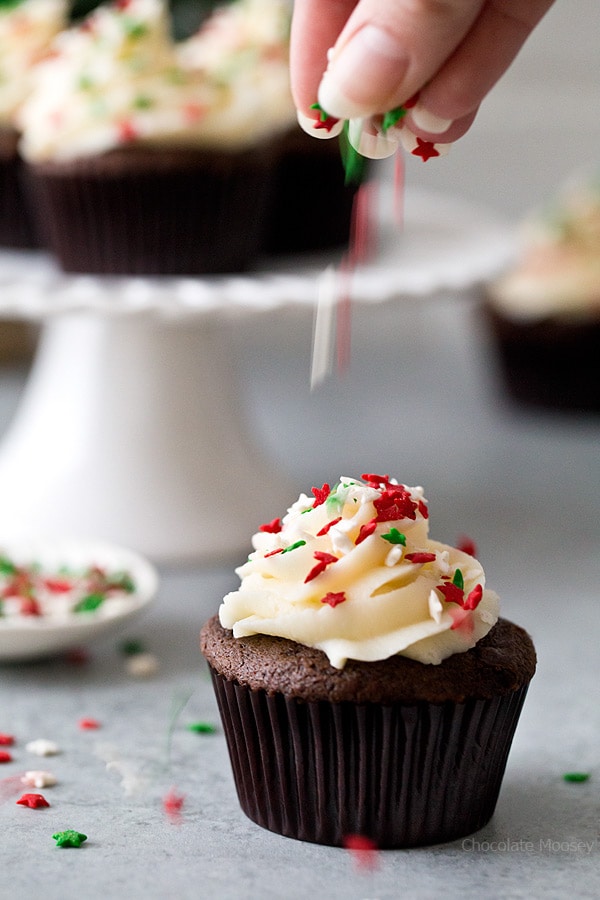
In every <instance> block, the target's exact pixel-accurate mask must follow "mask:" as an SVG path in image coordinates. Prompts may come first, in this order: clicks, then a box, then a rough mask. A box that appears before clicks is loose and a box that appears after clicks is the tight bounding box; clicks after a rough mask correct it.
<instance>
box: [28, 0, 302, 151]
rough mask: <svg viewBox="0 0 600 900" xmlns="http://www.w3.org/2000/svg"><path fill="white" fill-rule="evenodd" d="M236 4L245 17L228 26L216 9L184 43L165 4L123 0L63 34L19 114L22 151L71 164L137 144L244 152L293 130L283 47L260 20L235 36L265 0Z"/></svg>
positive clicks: (157, 0)
mask: <svg viewBox="0 0 600 900" xmlns="http://www.w3.org/2000/svg"><path fill="white" fill-rule="evenodd" d="M233 6H234V8H235V9H238V7H239V9H240V10H242V11H243V16H242V15H241V13H240V14H239V15H238V16H237V19H236V18H235V16H234V15H233V13H232V14H231V25H230V26H229V27H228V28H224V27H222V26H217V24H215V23H218V22H220V21H221V20H223V21H227V20H226V19H225V14H224V13H223V14H216V17H215V23H213V21H212V20H211V19H209V20H208V23H207V24H205V26H204V29H203V31H202V32H201V34H200V35H198V36H196V37H195V38H191V39H190V40H189V41H187V42H184V43H182V44H181V45H178V44H176V42H175V41H174V39H173V37H172V34H171V21H170V17H169V14H168V8H167V4H166V2H165V0H116V2H114V3H112V4H103V5H101V6H99V7H98V8H97V9H95V10H94V11H93V12H92V13H91V14H90V15H89V16H88V17H87V18H86V19H85V20H84V21H83V22H81V23H80V24H79V25H77V26H74V27H72V28H69V29H67V30H65V31H63V32H62V33H61V34H60V35H59V36H58V38H57V39H56V41H55V42H54V45H53V55H52V58H51V59H49V60H47V61H45V62H44V63H43V64H41V65H40V66H38V67H37V70H36V73H35V79H34V89H33V92H32V94H31V96H30V98H29V100H28V101H27V103H26V104H25V106H24V107H23V109H22V110H21V113H20V117H19V122H20V126H21V129H22V131H23V140H22V142H21V152H22V154H23V155H24V156H25V157H26V158H27V159H28V160H31V161H35V162H37V161H43V160H56V161H64V160H72V159H77V158H81V157H87V156H94V155H98V154H101V153H105V152H107V151H110V150H113V149H115V148H119V147H128V146H130V145H132V144H133V145H140V144H141V145H145V146H153V147H169V148H172V147H178V146H193V147H202V148H208V149H217V150H221V151H236V150H239V149H244V148H248V147H253V146H255V145H256V144H258V143H259V142H261V141H263V140H264V139H265V137H266V136H267V135H270V134H272V133H274V132H278V131H281V130H284V129H285V128H287V127H289V123H290V121H291V117H292V114H293V111H292V104H291V96H290V93H289V84H288V76H287V56H286V53H285V51H284V49H283V48H284V46H285V45H284V44H283V43H281V44H277V43H273V44H269V42H268V40H267V39H266V38H264V40H265V44H264V46H263V44H261V42H260V38H259V36H256V35H260V30H259V29H258V27H257V22H255V23H254V25H255V28H254V32H253V33H251V34H252V35H253V36H252V37H250V36H248V33H246V32H247V31H248V29H246V32H242V34H241V37H240V41H238V42H237V43H236V42H235V41H234V40H232V38H231V35H234V36H235V33H236V32H235V29H236V27H238V26H240V22H241V21H251V20H252V19H253V17H254V18H256V7H257V4H256V3H250V2H247V0H244V2H243V3H240V2H238V3H235V4H234V5H233ZM279 6H281V4H279V5H278V7H279ZM267 7H268V11H269V10H270V11H271V13H272V12H273V10H274V9H276V8H278V7H275V6H274V5H273V4H272V3H271V2H269V3H268V4H267ZM281 8H282V9H284V8H285V7H281ZM280 18H281V15H280ZM238 20H239V21H238ZM264 20H265V16H264V15H263V16H262V18H261V17H259V22H260V21H264ZM240 27H241V26H240ZM223 33H225V35H226V37H227V40H225V39H224V38H223ZM253 41H254V43H253ZM213 44H214V45H215V47H214V50H215V51H216V52H212V51H211V48H212V47H213ZM259 61H260V63H261V64H260V65H258V62H259Z"/></svg>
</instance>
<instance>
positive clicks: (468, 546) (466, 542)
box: [456, 535, 477, 556]
mask: <svg viewBox="0 0 600 900" xmlns="http://www.w3.org/2000/svg"><path fill="white" fill-rule="evenodd" d="M456 549H457V550H460V551H461V552H462V553H467V554H468V555H469V556H476V555H477V547H476V546H475V541H473V540H471V538H470V537H467V536H466V535H462V536H461V537H460V538H459V540H458V542H457V544H456Z"/></svg>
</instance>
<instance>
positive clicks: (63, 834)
mask: <svg viewBox="0 0 600 900" xmlns="http://www.w3.org/2000/svg"><path fill="white" fill-rule="evenodd" d="M52 839H53V840H55V841H56V846H57V847H81V845H82V844H83V842H84V841H87V834H82V833H81V832H80V831H73V829H71V828H67V829H66V831H57V832H56V833H55V834H53V835H52Z"/></svg>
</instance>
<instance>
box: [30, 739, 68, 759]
mask: <svg viewBox="0 0 600 900" xmlns="http://www.w3.org/2000/svg"><path fill="white" fill-rule="evenodd" d="M25 749H26V750H27V752H28V753H33V754H35V756H56V754H57V753H60V748H59V747H58V745H57V744H55V743H54V741H47V740H46V739H45V738H38V739H37V740H36V741H29V743H28V744H26V745H25Z"/></svg>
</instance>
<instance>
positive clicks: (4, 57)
mask: <svg viewBox="0 0 600 900" xmlns="http://www.w3.org/2000/svg"><path fill="white" fill-rule="evenodd" d="M66 19H67V0H20V2H19V0H15V2H14V3H11V4H8V5H2V6H0V125H4V126H7V125H12V123H13V121H14V117H15V114H16V112H17V110H18V108H19V106H20V105H21V103H22V102H23V101H24V100H25V98H26V97H27V95H28V93H29V90H30V88H31V77H32V70H33V67H34V66H35V65H36V63H38V62H39V61H40V59H41V58H42V57H43V55H44V53H45V52H46V51H47V50H48V47H49V45H50V44H51V42H52V40H53V38H54V37H55V36H56V35H57V34H58V33H59V31H61V30H62V29H63V28H64V27H65V24H66Z"/></svg>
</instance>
